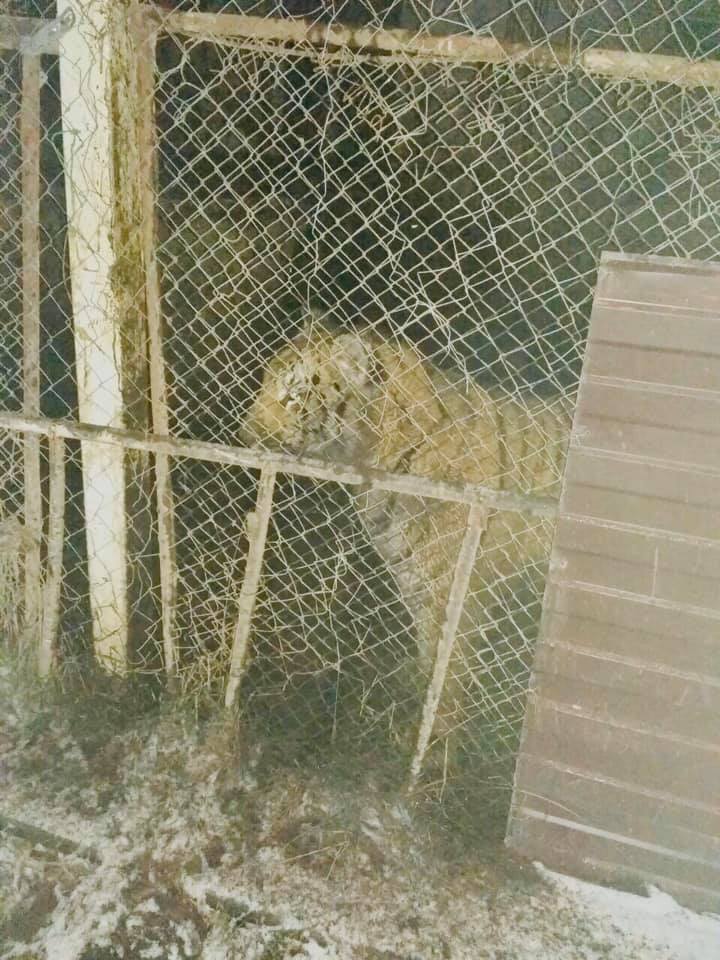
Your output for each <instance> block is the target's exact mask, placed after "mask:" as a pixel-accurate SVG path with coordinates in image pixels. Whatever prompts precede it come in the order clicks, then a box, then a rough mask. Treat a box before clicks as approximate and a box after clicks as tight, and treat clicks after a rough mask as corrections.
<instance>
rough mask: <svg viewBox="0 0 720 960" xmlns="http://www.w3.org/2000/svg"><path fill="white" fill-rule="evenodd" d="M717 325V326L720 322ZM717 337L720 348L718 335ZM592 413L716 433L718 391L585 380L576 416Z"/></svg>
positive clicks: (719, 405) (719, 428)
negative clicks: (678, 390) (687, 391)
mask: <svg viewBox="0 0 720 960" xmlns="http://www.w3.org/2000/svg"><path fill="white" fill-rule="evenodd" d="M717 326H719V327H720V323H719V324H718V325H717ZM717 339H718V349H719V351H720V336H718V337H717ZM593 416H597V417H601V418H602V419H603V420H615V421H617V422H618V423H629V424H635V425H647V426H654V427H671V428H673V429H674V430H680V431H682V432H686V433H701V434H704V435H708V436H714V437H717V435H718V434H720V393H718V394H710V395H706V394H698V393H695V394H691V395H684V394H678V393H673V392H672V391H668V390H667V389H662V388H660V387H657V386H652V387H646V386H643V387H633V386H632V385H630V384H627V383H624V382H623V383H608V382H607V381H600V382H599V381H595V380H588V381H587V382H586V383H584V384H583V386H582V389H581V390H580V395H579V398H578V407H577V417H578V419H579V421H580V423H582V422H583V421H584V419H585V418H586V417H593ZM715 442H717V441H715Z"/></svg>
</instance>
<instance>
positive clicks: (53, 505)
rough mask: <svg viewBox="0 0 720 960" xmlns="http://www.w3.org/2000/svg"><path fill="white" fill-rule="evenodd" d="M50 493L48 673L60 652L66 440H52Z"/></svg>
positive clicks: (44, 640) (43, 655)
mask: <svg viewBox="0 0 720 960" xmlns="http://www.w3.org/2000/svg"><path fill="white" fill-rule="evenodd" d="M48 448H49V454H48V461H49V473H50V495H49V503H48V536H47V574H46V577H45V591H44V597H43V617H42V634H41V639H40V645H39V651H38V671H39V673H40V676H41V677H44V676H46V675H47V674H48V673H49V672H50V670H51V669H52V667H53V666H54V664H55V659H56V656H57V632H58V625H59V622H60V589H61V587H62V568H63V567H62V564H63V544H64V542H65V441H64V440H62V439H61V438H60V437H54V436H51V437H50V438H49V440H48Z"/></svg>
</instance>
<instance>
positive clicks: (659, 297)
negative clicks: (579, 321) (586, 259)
mask: <svg viewBox="0 0 720 960" xmlns="http://www.w3.org/2000/svg"><path fill="white" fill-rule="evenodd" d="M713 269H715V268H714V267H713V265H712V264H707V263H704V262H702V261H697V260H695V261H693V260H680V259H677V258H671V257H667V258H666V257H652V258H649V257H647V258H646V257H624V256H612V255H611V254H610V255H606V256H604V257H603V260H602V270H601V271H600V273H599V274H598V284H597V291H596V303H597V304H599V305H600V306H604V305H605V304H606V303H607V302H608V301H613V302H614V303H616V304H618V305H623V304H641V305H652V306H653V307H655V308H656V309H657V310H660V311H662V312H672V310H674V309H683V310H685V311H687V312H688V313H710V314H714V315H715V316H719V317H720V289H719V288H718V286H717V280H715V282H713V278H712V276H711V271H712V270H713ZM604 333H605V328H604V327H602V328H601V329H600V330H597V329H596V330H594V331H593V335H598V334H599V335H604Z"/></svg>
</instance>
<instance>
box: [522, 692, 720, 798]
mask: <svg viewBox="0 0 720 960" xmlns="http://www.w3.org/2000/svg"><path fill="white" fill-rule="evenodd" d="M575 707H577V709H574V708H575ZM667 709H671V705H670V704H668V707H667ZM582 711H583V704H573V705H572V706H571V707H569V708H568V707H567V706H565V705H562V704H553V703H550V701H547V700H544V699H542V697H540V696H538V695H534V696H533V697H532V698H531V704H530V707H529V710H528V726H527V732H526V737H525V741H524V743H523V752H524V753H527V754H529V755H532V756H534V757H537V758H538V759H547V760H554V761H555V762H556V763H561V764H562V765H564V766H569V767H577V768H578V769H580V770H587V771H592V772H593V773H595V774H598V775H600V776H604V777H610V778H611V779H613V780H624V781H627V782H628V783H638V784H642V786H643V787H645V788H647V789H650V790H659V791H662V792H664V793H671V794H673V795H675V796H677V797H679V798H681V799H683V800H685V801H687V802H690V803H705V802H709V800H710V799H711V798H716V797H718V796H720V743H719V742H718V741H717V739H716V740H715V742H714V743H712V744H708V743H701V742H693V741H692V740H690V739H688V738H686V737H681V736H676V737H670V736H668V735H667V734H665V733H664V732H663V731H659V730H657V729H655V730H653V729H650V727H651V724H652V718H649V721H648V724H647V727H648V729H635V728H633V726H631V725H628V724H626V723H622V722H615V720H614V719H613V718H609V719H607V720H600V719H598V718H596V717H591V716H588V715H586V714H585V713H583V712H582ZM699 735H700V731H698V736H699ZM706 735H707V734H706V733H705V732H704V731H703V736H706ZM528 789H532V787H531V786H528Z"/></svg>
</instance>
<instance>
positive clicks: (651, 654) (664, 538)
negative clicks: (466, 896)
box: [509, 256, 720, 907]
mask: <svg viewBox="0 0 720 960" xmlns="http://www.w3.org/2000/svg"><path fill="white" fill-rule="evenodd" d="M550 571H551V572H550V577H549V579H548V584H547V589H546V592H545V603H544V615H543V622H542V636H541V640H540V643H539V647H538V653H537V658H536V663H535V670H534V678H533V689H532V692H531V695H530V697H529V698H528V712H527V717H526V724H525V730H524V733H523V742H522V753H521V759H520V762H519V764H518V769H517V774H516V782H515V794H514V805H513V811H512V815H511V818H510V826H509V837H510V841H511V843H512V845H514V846H515V847H516V848H517V849H519V850H520V851H521V852H522V853H524V854H525V855H529V856H537V857H539V858H540V859H542V860H543V861H544V862H546V863H548V864H550V865H552V866H555V867H559V868H560V869H566V870H569V871H570V872H573V873H579V874H581V875H588V873H590V874H591V875H592V876H593V877H594V878H596V879H597V878H602V879H606V880H607V879H617V878H622V877H624V876H634V877H636V878H644V879H647V880H650V881H651V882H654V883H659V884H660V885H661V886H663V888H664V889H666V890H668V891H669V892H675V893H676V894H677V895H678V896H680V897H681V899H682V900H683V902H686V903H689V904H691V905H693V906H695V907H698V906H706V905H708V904H709V903H712V904H713V905H717V906H720V265H714V266H706V265H702V264H698V263H684V262H682V263H681V262H678V261H665V260H661V259H658V258H649V259H647V260H644V259H642V258H640V259H639V258H627V257H622V256H613V257H605V258H604V259H603V266H602V269H601V271H600V278H599V286H598V295H597V297H596V303H595V307H594V309H593V314H592V319H591V329H590V337H589V347H588V351H587V355H586V357H585V363H584V367H583V373H582V378H581V385H580V391H579V401H578V409H577V412H576V416H575V423H574V425H573V437H572V443H571V445H570V449H569V452H568V464H567V471H566V476H565V481H564V489H563V495H562V498H561V502H560V512H559V518H558V524H557V530H556V536H555V540H554V544H553V552H552V558H551V565H550ZM633 594H634V595H635V596H633ZM558 811H560V812H559V813H558ZM563 811H564V812H563ZM548 818H551V819H548ZM716 894H717V896H716Z"/></svg>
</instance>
